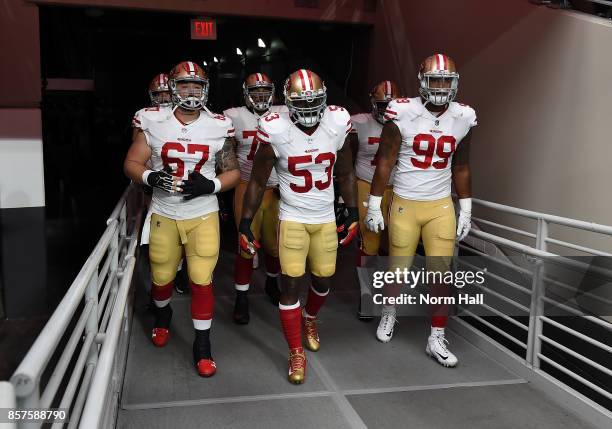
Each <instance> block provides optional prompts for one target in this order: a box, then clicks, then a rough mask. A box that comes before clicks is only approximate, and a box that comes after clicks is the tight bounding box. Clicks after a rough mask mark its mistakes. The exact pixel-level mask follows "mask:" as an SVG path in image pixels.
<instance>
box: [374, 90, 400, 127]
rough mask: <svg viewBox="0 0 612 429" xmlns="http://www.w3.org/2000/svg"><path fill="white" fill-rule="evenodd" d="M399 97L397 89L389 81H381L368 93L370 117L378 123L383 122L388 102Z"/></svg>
mask: <svg viewBox="0 0 612 429" xmlns="http://www.w3.org/2000/svg"><path fill="white" fill-rule="evenodd" d="M399 97H401V95H400V93H399V88H398V87H397V85H396V84H395V82H392V81H390V80H383V81H382V82H379V83H378V84H376V86H375V87H374V88H373V89H372V91H371V92H370V102H371V103H372V116H374V118H375V119H376V120H377V121H378V122H380V123H384V122H385V110H386V109H387V105H388V104H389V101H391V100H393V99H395V98H399Z"/></svg>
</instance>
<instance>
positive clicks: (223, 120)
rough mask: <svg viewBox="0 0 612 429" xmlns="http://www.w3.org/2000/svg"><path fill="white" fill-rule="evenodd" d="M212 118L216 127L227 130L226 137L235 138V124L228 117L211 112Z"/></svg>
mask: <svg viewBox="0 0 612 429" xmlns="http://www.w3.org/2000/svg"><path fill="white" fill-rule="evenodd" d="M203 113H204V112H202V113H201V114H203ZM210 117H211V118H212V119H213V122H214V124H215V125H217V126H218V127H219V128H221V129H223V130H225V132H226V133H227V134H226V137H234V135H235V133H236V130H235V129H234V124H233V122H232V120H231V119H230V118H229V117H228V116H224V115H219V114H217V113H213V112H210Z"/></svg>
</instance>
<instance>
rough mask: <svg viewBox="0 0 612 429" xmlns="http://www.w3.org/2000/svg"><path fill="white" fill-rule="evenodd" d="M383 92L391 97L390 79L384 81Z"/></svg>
mask: <svg viewBox="0 0 612 429" xmlns="http://www.w3.org/2000/svg"><path fill="white" fill-rule="evenodd" d="M385 94H386V95H387V96H389V97H391V81H388V80H386V81H385Z"/></svg>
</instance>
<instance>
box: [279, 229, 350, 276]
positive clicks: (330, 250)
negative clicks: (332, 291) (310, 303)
mask: <svg viewBox="0 0 612 429" xmlns="http://www.w3.org/2000/svg"><path fill="white" fill-rule="evenodd" d="M278 247H279V258H280V265H281V271H282V273H283V274H285V275H287V276H289V277H301V276H302V275H304V273H305V272H306V261H308V266H309V268H310V272H311V273H312V274H313V275H315V276H317V277H331V276H332V275H333V274H334V273H335V272H336V252H337V249H338V233H337V232H336V222H328V223H322V224H305V223H300V222H293V221H288V220H281V221H280V226H279V237H278Z"/></svg>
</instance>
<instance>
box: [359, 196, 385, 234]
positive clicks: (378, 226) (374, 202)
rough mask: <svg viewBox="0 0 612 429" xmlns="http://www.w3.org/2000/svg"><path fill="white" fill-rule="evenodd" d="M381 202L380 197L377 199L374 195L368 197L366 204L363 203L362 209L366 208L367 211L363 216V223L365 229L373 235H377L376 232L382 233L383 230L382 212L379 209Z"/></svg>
mask: <svg viewBox="0 0 612 429" xmlns="http://www.w3.org/2000/svg"><path fill="white" fill-rule="evenodd" d="M381 202H382V197H378V196H376V195H370V197H369V198H368V202H367V203H366V202H364V203H363V205H364V207H367V208H368V211H367V213H366V215H365V219H364V223H365V225H366V228H368V229H369V230H370V231H372V232H374V233H378V231H382V230H383V229H385V219H384V218H383V214H382V211H381V209H380V204H381Z"/></svg>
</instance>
